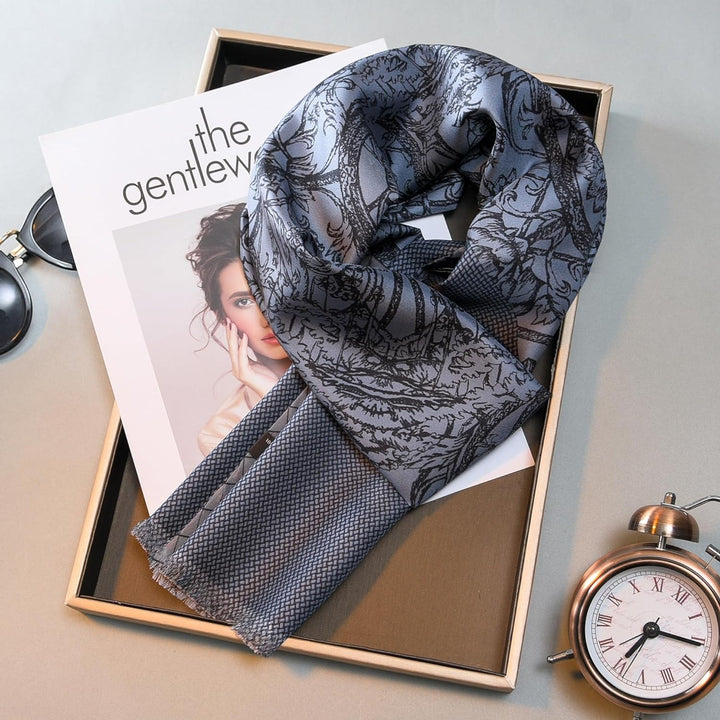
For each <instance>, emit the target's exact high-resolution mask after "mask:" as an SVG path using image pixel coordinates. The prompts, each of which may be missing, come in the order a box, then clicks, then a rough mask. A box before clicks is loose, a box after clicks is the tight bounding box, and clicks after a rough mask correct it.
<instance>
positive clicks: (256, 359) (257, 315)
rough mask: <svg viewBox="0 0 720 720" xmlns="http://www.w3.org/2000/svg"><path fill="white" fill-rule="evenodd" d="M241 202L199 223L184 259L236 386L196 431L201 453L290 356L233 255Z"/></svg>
mask: <svg viewBox="0 0 720 720" xmlns="http://www.w3.org/2000/svg"><path fill="white" fill-rule="evenodd" d="M244 207H245V205H244V203H239V204H237V205H226V206H224V207H221V208H220V209H218V210H216V211H215V212H214V213H212V214H211V215H208V216H207V217H204V218H203V219H202V220H201V222H200V232H199V233H198V236H197V245H196V246H195V248H194V249H193V250H192V251H190V252H189V253H188V254H187V255H186V257H187V259H188V260H189V261H190V265H191V266H192V269H193V271H194V272H195V274H196V275H197V276H198V280H199V283H198V284H199V287H200V288H201V289H202V291H203V293H204V295H205V307H204V308H203V309H202V310H201V311H200V312H199V313H198V315H197V316H196V317H199V318H200V319H201V321H202V324H203V326H204V328H205V330H206V331H207V333H208V336H209V337H211V338H213V339H214V340H215V341H216V342H218V343H219V344H221V345H222V342H220V341H219V340H218V338H217V334H218V333H219V332H221V330H220V328H224V334H225V339H226V346H224V347H226V349H227V352H228V354H229V356H230V365H231V368H232V374H233V376H234V377H235V378H236V379H237V381H238V385H237V387H236V388H235V389H234V391H233V392H232V393H231V394H230V396H229V397H228V398H227V399H226V400H225V401H224V402H223V403H222V404H221V405H220V407H219V408H218V409H217V411H216V413H215V414H214V415H213V416H212V417H211V418H210V419H209V420H208V421H207V423H206V424H205V426H204V427H203V428H202V430H201V431H200V433H199V435H198V445H199V447H200V450H201V452H202V453H203V455H208V454H209V453H210V451H211V450H213V448H215V446H216V445H217V444H218V443H219V442H220V441H221V440H222V439H223V438H224V437H225V436H226V435H227V434H228V433H229V432H230V430H232V429H233V428H234V427H235V425H237V424H238V423H239V422H240V420H242V418H244V417H245V415H247V413H248V412H249V411H250V410H251V409H252V408H253V407H254V406H255V405H256V404H257V403H258V402H259V401H260V399H261V398H262V397H263V396H264V395H265V393H267V392H268V390H270V388H272V386H273V385H275V383H276V382H277V381H278V379H279V378H280V377H281V376H282V375H283V373H284V372H285V371H286V370H287V369H288V367H290V358H289V357H288V355H287V353H286V352H285V350H284V349H283V347H282V345H280V343H279V341H278V339H277V338H276V337H275V335H274V334H273V332H272V329H271V328H270V326H269V325H268V323H267V320H266V319H265V317H264V316H263V314H262V313H261V312H260V309H259V308H258V306H257V304H256V302H255V300H254V299H253V296H252V294H251V293H250V287H249V286H248V282H247V279H246V278H245V273H244V271H243V267H242V263H241V261H240V259H239V257H238V254H237V240H238V233H239V228H240V215H241V214H242V211H243V209H244Z"/></svg>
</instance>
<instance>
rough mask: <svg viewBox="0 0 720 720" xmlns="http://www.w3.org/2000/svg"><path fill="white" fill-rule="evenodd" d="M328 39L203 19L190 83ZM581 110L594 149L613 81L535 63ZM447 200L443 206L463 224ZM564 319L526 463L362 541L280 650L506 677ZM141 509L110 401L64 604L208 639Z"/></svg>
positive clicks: (228, 78) (540, 489) (309, 54)
mask: <svg viewBox="0 0 720 720" xmlns="http://www.w3.org/2000/svg"><path fill="white" fill-rule="evenodd" d="M340 49H341V48H340V47H339V46H335V45H327V44H319V43H311V42H302V41H296V40H287V39H283V38H274V37H267V36H258V35H251V34H246V33H238V32H232V31H226V30H214V31H213V32H212V34H211V38H210V42H209V44H208V48H207V51H206V54H205V58H204V61H203V65H202V69H201V73H200V78H199V81H198V86H197V92H203V91H205V90H209V89H213V88H217V87H221V86H226V85H229V84H232V83H235V82H238V81H241V80H245V79H248V78H252V77H256V76H258V75H262V74H265V73H270V72H273V71H274V70H277V69H280V68H284V67H288V66H290V65H294V64H297V63H301V62H304V61H306V60H311V59H313V58H317V57H319V56H322V55H325V54H328V53H331V52H335V51H337V50H340ZM537 77H539V78H540V79H541V80H543V81H544V82H546V83H547V84H549V85H550V86H552V87H553V88H555V90H557V92H559V93H560V94H561V95H562V96H563V97H565V98H566V100H568V102H569V103H570V104H571V105H573V107H574V108H575V109H576V110H577V111H578V112H579V113H580V114H581V115H582V116H583V117H584V118H585V120H586V121H587V123H588V125H589V127H590V128H591V129H592V131H593V133H594V136H595V139H596V142H597V144H598V146H599V147H600V149H602V143H603V139H604V136H605V130H606V126H607V121H608V115H609V107H610V99H611V94H612V88H611V86H609V85H607V84H604V83H600V82H593V81H584V80H573V79H566V78H559V77H553V76H546V75H538V76H537ZM466 214H467V213H464V212H463V208H462V207H461V208H459V209H458V210H457V211H455V212H454V213H453V214H452V216H449V217H448V218H447V220H448V225H449V227H450V230H451V232H452V233H460V232H462V231H461V230H460V229H461V228H463V222H464V220H465V215H466ZM574 318H575V303H573V305H572V306H571V308H570V310H569V312H568V314H567V316H566V318H565V321H564V323H563V326H562V329H561V331H560V332H559V334H558V337H557V339H556V346H555V348H554V352H553V353H552V354H551V356H549V357H547V358H546V361H545V362H544V363H542V364H541V365H539V366H538V367H537V368H536V371H535V372H536V374H537V375H538V377H539V378H540V379H541V380H542V381H543V382H544V383H545V384H546V385H548V386H549V387H551V390H552V397H551V400H550V402H549V403H548V405H547V406H546V408H545V410H544V411H543V412H541V413H540V414H538V415H536V416H535V417H533V418H532V419H531V421H529V422H528V423H526V425H525V426H524V427H523V432H524V433H525V436H526V439H527V442H528V445H529V447H530V449H531V451H532V454H533V457H534V460H535V463H534V466H533V467H528V468H525V469H523V470H520V471H515V472H511V473H510V474H507V475H504V476H502V477H499V478H496V479H493V480H491V481H489V482H485V483H482V484H479V485H475V486H473V487H470V488H467V489H465V490H462V491H460V492H457V493H454V494H451V495H448V496H445V497H442V498H441V499H438V500H434V501H433V502H430V503H426V504H423V505H421V506H420V507H419V508H417V509H415V510H413V512H411V513H409V514H408V515H407V516H406V517H405V518H404V519H403V520H402V521H401V522H400V523H398V525H396V526H395V527H394V528H393V529H392V530H391V531H390V532H389V533H388V534H387V535H386V536H385V537H384V538H383V539H382V541H381V542H380V543H379V544H378V545H377V546H376V547H375V548H374V549H373V550H372V552H371V553H370V554H369V555H368V556H367V557H366V558H365V560H364V561H363V562H362V563H361V564H360V566H358V568H357V569H356V570H355V571H354V572H353V573H352V575H351V576H350V577H349V578H348V579H347V580H346V581H345V583H343V585H342V586H341V587H340V588H339V589H338V590H337V591H336V592H335V593H334V594H333V596H332V597H331V598H330V599H329V600H328V601H327V602H326V603H325V604H324V605H323V606H322V607H321V608H320V609H319V610H318V611H317V612H316V613H315V614H314V615H312V616H311V617H310V618H309V619H308V620H307V621H306V622H305V623H304V624H303V625H302V627H300V628H299V630H298V631H297V632H296V633H295V634H294V635H293V636H292V637H291V638H289V639H288V640H287V641H286V642H285V643H284V645H283V646H282V649H283V650H287V651H291V652H298V653H304V654H308V655H314V656H319V657H323V658H328V659H333V660H338V661H343V662H350V663H358V664H362V665H366V666H371V667H375V668H378V669H384V670H392V671H398V672H405V673H411V674H416V675H421V676H425V677H431V678H436V679H438V680H446V681H451V682H458V683H464V684H468V685H474V686H478V687H484V688H489V689H494V690H499V691H510V690H512V689H513V688H514V687H515V684H516V682H517V674H518V666H519V660H520V653H521V648H522V641H523V635H524V631H525V624H526V619H527V613H528V605H529V598H530V591H531V587H532V581H533V573H534V568H535V562H536V558H537V553H538V544H539V538H540V529H541V519H542V515H543V506H544V502H545V497H546V493H547V490H548V481H549V474H550V465H551V460H552V454H553V447H554V443H555V435H556V429H557V422H558V415H559V408H560V403H561V400H562V394H563V384H564V378H565V371H566V366H567V360H568V352H569V346H570V337H571V334H572V330H573V324H574ZM145 517H147V509H146V507H145V502H144V499H143V495H142V492H141V490H140V486H139V482H138V477H137V473H136V471H135V468H134V464H133V458H132V454H131V451H130V449H129V447H128V443H127V440H126V438H125V434H124V431H123V426H122V422H121V419H120V415H119V413H118V411H117V410H115V411H114V412H113V414H112V416H111V418H110V422H109V427H108V433H107V438H106V442H105V445H104V448H103V452H102V457H101V461H100V464H99V467H98V471H97V476H96V480H95V483H94V487H93V491H92V495H91V498H90V503H89V508H88V513H87V518H86V522H85V524H84V527H83V530H82V536H81V539H80V543H79V547H78V552H77V557H76V560H75V564H74V567H73V572H72V577H71V579H70V584H69V588H68V595H67V599H66V602H67V605H69V606H70V607H72V608H75V609H77V610H80V611H83V612H88V613H94V614H98V615H103V616H108V617H113V618H117V619H119V620H126V621H132V622H139V623H145V624H149V625H155V626H159V627H164V628H172V629H175V630H180V631H184V632H191V633H197V634H201V635H206V636H210V637H215V638H218V639H224V640H229V641H237V640H238V639H237V637H236V635H235V634H234V633H233V631H232V629H231V628H230V627H228V626H226V625H223V624H221V623H218V622H214V621H211V620H208V619H205V618H203V617H201V616H199V615H197V614H195V613H194V612H192V611H191V610H189V609H188V608H187V607H186V606H185V605H184V604H183V603H181V602H180V601H179V600H177V599H176V598H175V597H173V596H172V595H170V594H169V593H168V592H166V591H165V590H163V589H162V588H161V587H159V586H158V585H156V583H155V582H154V581H153V580H152V577H151V574H150V571H149V569H148V563H147V557H146V555H145V553H144V551H143V550H142V548H141V547H140V546H139V544H138V543H137V542H136V541H135V540H134V539H133V538H132V537H131V535H130V530H131V529H132V528H133V527H134V526H135V525H136V524H137V523H138V522H140V521H141V520H143V519H144V518H145Z"/></svg>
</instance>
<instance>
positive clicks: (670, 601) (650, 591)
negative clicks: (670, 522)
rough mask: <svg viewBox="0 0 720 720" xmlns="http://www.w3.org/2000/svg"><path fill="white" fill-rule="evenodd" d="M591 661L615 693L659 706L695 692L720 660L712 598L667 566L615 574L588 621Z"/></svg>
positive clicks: (601, 589) (598, 595)
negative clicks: (719, 658) (718, 658)
mask: <svg viewBox="0 0 720 720" xmlns="http://www.w3.org/2000/svg"><path fill="white" fill-rule="evenodd" d="M584 636H585V642H586V649H587V653H588V656H589V659H590V661H591V662H592V664H593V665H594V667H595V669H596V671H597V672H598V673H599V674H600V676H601V677H602V678H603V679H604V680H605V681H606V682H607V683H608V684H609V685H610V686H612V687H613V688H616V689H617V690H619V691H620V692H622V693H624V694H627V695H628V696H629V697H631V698H641V699H645V700H648V701H650V702H652V701H653V700H657V701H661V700H666V699H669V698H673V697H676V696H679V695H682V694H683V693H687V692H689V691H692V690H693V689H694V688H695V687H697V685H698V683H700V682H701V680H702V678H703V676H704V675H705V674H706V673H707V672H708V671H709V670H710V669H711V667H712V665H713V663H714V661H715V659H716V655H717V647H718V640H719V638H718V620H717V615H716V613H715V612H714V609H713V603H712V602H711V600H710V598H709V596H708V595H707V593H706V592H705V591H704V590H703V588H702V587H701V585H700V584H699V583H697V582H695V581H694V580H693V579H692V578H691V577H689V576H688V575H687V574H686V573H679V572H677V571H675V570H674V569H672V568H669V567H664V566H661V565H657V566H652V565H641V566H637V567H630V568H626V569H624V570H621V571H620V572H618V573H616V574H614V575H612V576H611V577H610V578H609V579H607V580H606V581H605V582H604V583H603V584H602V585H601V586H600V587H599V588H598V590H597V592H596V593H595V594H594V595H593V596H592V598H590V600H589V602H588V606H587V612H586V614H585V621H584Z"/></svg>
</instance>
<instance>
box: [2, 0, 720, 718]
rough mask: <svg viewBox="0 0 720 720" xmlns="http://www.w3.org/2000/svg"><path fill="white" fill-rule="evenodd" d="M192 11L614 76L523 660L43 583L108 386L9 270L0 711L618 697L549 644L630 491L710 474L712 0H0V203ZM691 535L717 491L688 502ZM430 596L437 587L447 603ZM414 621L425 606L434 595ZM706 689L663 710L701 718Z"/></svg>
mask: <svg viewBox="0 0 720 720" xmlns="http://www.w3.org/2000/svg"><path fill="white" fill-rule="evenodd" d="M212 27H225V28H231V29H235V30H244V31H248V32H257V33H263V34H269V35H281V36H285V37H290V38H293V37H294V38H302V39H307V40H316V41H322V42H330V43H337V44H343V45H350V44H358V43H361V42H364V41H367V40H371V39H374V38H376V37H385V38H386V40H387V42H388V44H389V45H391V46H398V45H404V44H407V43H411V42H442V43H450V44H459V45H468V46H472V47H475V48H478V49H482V50H485V51H487V52H490V53H493V54H496V55H499V56H500V57H503V58H504V59H506V60H509V61H511V62H513V63H515V64H517V65H520V66H522V67H524V68H526V69H528V70H531V71H534V72H540V73H546V74H553V75H561V76H570V77H578V78H585V79H591V80H601V81H604V82H608V83H612V84H613V85H614V87H615V91H614V97H613V103H612V109H611V118H610V124H609V129H608V135H607V139H606V145H605V153H604V154H605V161H606V165H607V172H608V180H609V186H610V201H609V217H608V223H607V229H606V233H605V238H604V241H603V245H602V247H601V249H600V252H599V254H598V257H597V261H596V264H595V268H594V270H593V273H592V274H591V276H590V279H589V281H588V283H587V284H586V286H585V288H584V290H583V292H582V295H581V300H580V304H579V311H578V315H577V321H576V326H575V333H574V338H573V346H572V353H571V357H570V365H569V371H568V376H567V382H566V387H565V395H564V399H563V406H562V414H561V418H560V427H559V433H558V437H557V444H556V451H555V456H554V462H553V468H552V476H551V480H550V488H549V495H548V501H547V507H546V513H545V518H544V524H543V532H542V538H541V546H540V559H539V562H538V566H537V576H536V581H535V585H534V590H533V596H532V601H531V607H530V613H529V620H528V630H527V637H526V641H525V645H524V650H523V655H522V662H521V667H520V677H519V685H518V688H517V690H516V691H515V692H513V693H512V694H510V695H507V696H505V695H497V694H494V693H491V692H485V691H479V690H475V689H470V688H463V687H458V686H454V685H449V684H443V683H439V682H433V681H426V680H420V679H416V678H411V677H405V676H401V675H394V674H389V673H383V672H378V671H373V670H368V669H365V668H358V667H351V666H344V665H340V664H336V663H331V662H325V661H317V660H313V659H310V658H305V657H300V656H292V655H289V654H286V653H281V654H278V655H276V656H274V657H272V658H270V659H259V658H256V657H254V656H253V655H251V654H250V653H249V652H247V651H245V650H244V649H242V648H239V647H237V646H235V645H233V644H230V643H223V642H218V641H211V640H205V639H198V638H193V637H189V636H186V635H184V634H180V633H173V632H168V631H161V630H155V629H150V628H144V627H137V626H132V625H130V624H127V623H120V622H113V621H108V620H100V619H97V618H92V617H87V616H84V615H82V614H80V613H77V612H74V611H72V610H69V609H67V608H65V607H64V606H63V599H64V594H65V589H66V585H67V581H68V577H69V573H70V569H71V565H72V560H73V556H74V553H75V548H76V545H77V541H78V536H79V532H80V529H81V526H82V522H83V518H84V515H85V509H86V504H87V500H88V497H89V493H90V488H91V485H92V481H93V476H94V472H95V468H96V465H97V462H98V457H99V453H100V449H101V446H102V441H103V436H104V433H105V428H106V423H107V420H108V416H109V413H110V409H111V406H112V401H113V399H112V394H111V391H110V387H109V384H108V381H107V377H106V375H105V370H104V366H103V362H102V358H101V356H100V353H99V350H98V347H97V343H96V341H95V337H94V333H93V329H92V324H91V321H90V318H89V315H88V313H87V309H86V306H85V304H84V300H83V295H82V291H81V289H80V284H79V281H78V279H77V277H76V276H75V275H74V274H73V273H67V272H63V271H61V270H58V269H56V268H52V267H49V266H46V265H44V264H43V263H40V262H33V263H32V264H31V265H30V266H27V267H26V268H25V269H24V277H25V279H26V281H27V283H28V285H29V286H30V290H31V293H32V296H33V300H34V303H35V319H34V321H33V326H32V330H31V332H30V335H29V337H28V339H26V341H25V342H24V344H23V345H22V346H20V348H18V349H17V350H16V351H14V352H12V353H10V354H9V355H6V356H4V357H2V358H0V513H2V516H1V522H0V548H2V552H1V553H0V576H1V577H2V578H3V582H2V585H1V587H0V603H1V607H0V609H1V610H2V616H1V617H2V647H3V650H2V654H0V696H1V697H2V701H1V702H0V718H3V719H4V718H8V719H10V718H12V719H13V720H14V719H16V718H20V719H22V718H33V719H34V718H42V719H45V718H53V719H57V720H60V719H64V718H98V717H102V718H106V719H114V718H117V719H120V718H123V719H124V718H130V717H141V716H142V717H149V718H163V719H164V718H185V717H188V718H189V717H206V718H217V719H219V720H220V719H222V718H237V717H257V718H285V717H292V718H313V720H321V719H322V718H344V717H357V718H395V719H397V718H413V720H421V719H423V718H453V719H460V718H473V719H477V718H498V717H502V718H518V719H520V718H523V720H532V719H535V718H537V719H540V718H553V719H554V720H557V719H559V718H598V717H602V718H628V717H630V714H629V713H628V712H626V711H623V710H619V709H616V708H614V707H613V706H611V705H609V704H608V703H606V702H605V701H603V700H601V699H599V698H597V697H596V696H595V695H594V694H593V693H592V691H591V690H590V689H589V688H588V687H587V686H586V685H585V683H584V682H583V681H582V680H581V679H579V678H578V677H577V674H576V673H575V671H574V668H573V666H572V664H571V663H570V664H563V665H560V666H555V667H550V666H548V665H546V664H545V662H544V658H545V656H546V655H547V654H548V653H549V652H554V651H556V650H560V649H563V648H564V647H565V646H566V642H567V640H566V636H565V630H564V623H565V615H566V611H567V600H568V597H569V594H570V592H571V590H572V588H573V586H574V584H575V582H576V580H577V579H578V577H579V576H580V574H581V573H582V571H583V570H584V569H585V568H586V567H587V566H588V565H589V564H590V563H591V562H592V561H593V560H594V559H595V558H596V557H598V556H600V555H602V554H603V553H605V552H607V551H609V550H610V549H612V548H613V547H615V546H617V545H620V544H624V543H627V542H633V541H635V540H636V539H637V537H636V536H635V535H633V534H632V533H629V532H628V531H626V530H624V528H625V526H626V523H627V519H628V518H629V515H630V513H631V512H632V511H633V510H634V509H635V508H636V507H638V506H640V505H644V504H647V503H650V502H656V501H659V500H660V499H661V498H662V495H663V493H664V492H665V491H666V490H675V491H677V492H678V495H679V500H680V501H681V502H689V501H691V500H694V499H696V498H697V497H700V496H704V495H707V494H717V493H718V491H719V490H720V482H719V481H718V468H719V467H720V447H719V445H718V441H717V437H718V435H719V434H720V419H719V417H718V395H719V392H718V387H717V379H716V372H717V371H716V367H717V360H718V357H719V356H720V341H719V339H718V336H719V333H718V325H717V323H718V320H717V312H718V307H720V288H719V287H718V282H717V267H718V263H719V262H720V244H719V243H718V240H717V234H718V217H717V207H718V199H717V198H718V196H719V194H720V192H719V191H720V173H718V170H717V168H718V167H719V166H720V132H718V129H717V128H718V118H719V117H720V97H719V96H718V93H717V77H718V72H719V71H720V50H719V48H720V45H719V44H718V40H717V38H718V35H719V34H720V33H719V31H720V6H718V5H717V4H716V3H714V2H711V1H710V0H707V1H705V2H699V1H692V0H690V1H686V2H683V3H678V2H667V1H665V0H661V1H658V2H650V1H649V0H638V1H637V2H621V1H620V0H610V1H607V2H603V3H589V2H584V1H580V2H567V1H565V0H539V1H538V0H535V1H533V2H530V1H529V0H504V1H502V2H500V1H498V2H488V1H487V0H475V1H474V2H468V1H465V2H456V1H453V0H448V1H446V2H442V3H437V2H426V1H425V0H414V1H413V2H409V1H403V2H399V1H397V0H394V1H393V0H365V2H362V3H347V4H341V3H337V2H330V1H329V0H327V1H325V2H322V1H315V2H303V3H297V2H289V0H275V1H274V2H271V3H250V2H239V1H238V0H233V1H232V2H231V1H230V0H205V1H204V2H202V3H198V2H189V1H188V0H176V1H175V2H172V3H170V2H159V1H155V0H124V1H122V2H121V1H120V0H117V1H115V2H105V3H98V2H95V1H94V0H93V1H92V2H91V1H90V0H64V1H63V0H61V1H59V2H56V3H49V2H40V1H39V0H28V1H27V2H24V3H22V4H19V3H15V2H10V0H0V32H1V33H2V42H1V43H0V88H2V99H3V103H2V115H1V116H0V157H1V158H2V162H1V163H0V167H1V168H2V170H0V198H2V201H1V202H0V228H2V232H4V231H5V230H6V229H10V228H12V227H15V226H17V225H19V224H20V223H21V222H22V221H23V219H24V217H25V214H26V212H27V211H28V209H29V208H30V206H31V204H32V203H33V202H34V200H35V199H36V197H37V196H38V195H39V194H40V193H41V192H42V191H43V190H44V189H45V188H46V186H47V185H48V183H49V180H48V177H47V172H46V170H45V167H44V163H43V160H42V156H41V152H40V147H39V144H38V142H37V137H38V135H40V134H44V133H48V132H52V131H55V130H61V129H64V128H67V127H70V126H74V125H78V124H81V123H85V122H89V121H92V120H98V119H102V118H105V117H108V116H111V115H114V114H117V113H121V112H126V111H130V110H135V109H140V108H143V107H147V106H149V105H153V104H156V103H159V102H163V101H166V100H172V99H176V98H179V97H182V96H184V95H188V94H190V93H192V92H193V90H194V87H195V82H196V78H197V75H198V72H199V68H200V63H201V60H202V57H203V53H204V50H205V46H206V43H207V40H208V36H209V33H210V29H211V28H212ZM696 517H697V519H698V521H699V523H700V527H701V543H700V545H699V546H698V547H697V550H698V551H701V550H702V549H703V548H704V545H705V544H707V543H708V542H715V543H719V542H720V508H718V506H717V505H709V506H705V507H704V508H701V509H699V510H698V511H696ZM448 612H452V608H448ZM428 622H432V620H431V619H429V620H428ZM719 712H720V689H718V690H716V691H715V693H714V694H711V695H710V696H709V697H707V698H706V699H704V700H702V701H701V702H700V703H698V704H697V705H695V706H693V707H692V708H689V709H688V710H686V711H683V712H682V713H681V714H680V717H683V718H709V717H717V715H718V713H719Z"/></svg>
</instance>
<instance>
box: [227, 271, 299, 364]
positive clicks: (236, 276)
mask: <svg viewBox="0 0 720 720" xmlns="http://www.w3.org/2000/svg"><path fill="white" fill-rule="evenodd" d="M218 284H219V286H220V302H221V304H222V309H223V312H224V313H225V315H226V317H228V318H229V319H230V321H231V322H232V323H233V324H234V325H235V326H236V327H237V329H238V331H239V332H241V333H245V335H247V337H248V345H249V346H250V347H251V348H252V349H253V350H254V351H255V353H256V354H257V355H262V356H264V357H267V358H271V359H273V360H281V359H284V358H286V357H287V353H286V352H285V350H284V349H283V346H282V345H281V344H280V342H279V341H278V339H277V338H276V337H275V335H274V334H273V331H272V330H271V329H270V325H268V322H267V320H265V316H264V315H263V314H262V313H261V312H260V308H258V306H257V303H256V302H255V300H254V298H253V296H252V294H251V292H250V286H249V285H248V282H247V279H246V278H245V273H244V271H243V267H242V263H241V262H240V260H236V261H234V262H232V263H230V264H229V265H226V266H225V267H224V268H223V269H222V270H221V271H220V274H219V275H218Z"/></svg>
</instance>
